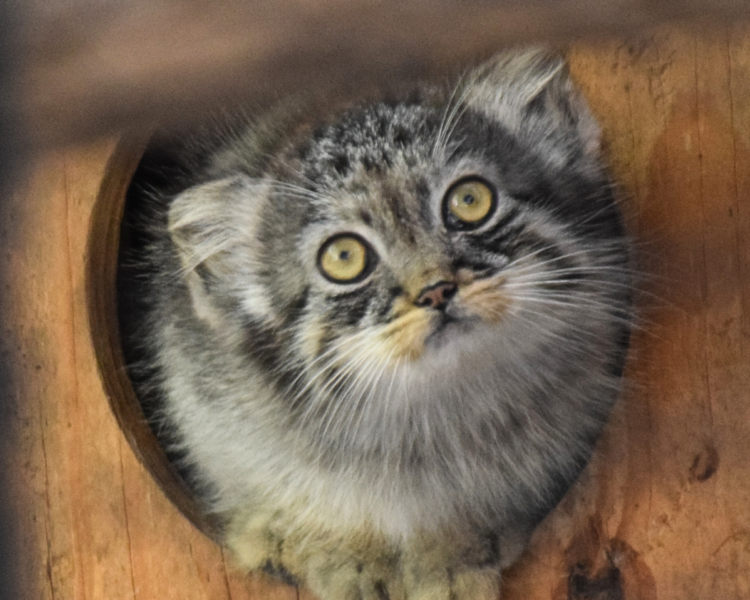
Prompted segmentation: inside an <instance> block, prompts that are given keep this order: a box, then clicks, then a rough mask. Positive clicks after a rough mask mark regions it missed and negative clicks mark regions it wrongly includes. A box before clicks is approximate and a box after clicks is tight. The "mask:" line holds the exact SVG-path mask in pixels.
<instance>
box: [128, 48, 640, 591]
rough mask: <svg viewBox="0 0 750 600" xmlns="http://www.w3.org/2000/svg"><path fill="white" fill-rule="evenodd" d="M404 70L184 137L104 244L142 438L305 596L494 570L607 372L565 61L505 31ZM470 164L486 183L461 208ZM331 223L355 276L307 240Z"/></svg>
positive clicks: (610, 382) (601, 297) (613, 369)
mask: <svg viewBox="0 0 750 600" xmlns="http://www.w3.org/2000/svg"><path fill="white" fill-rule="evenodd" d="M419 96H420V99H418V100H415V99H414V98H410V99H405V100H403V101H393V102H389V103H379V104H378V103H376V104H370V105H364V106H356V107H350V108H348V109H347V110H345V111H344V112H342V113H340V114H338V115H336V116H334V117H330V116H328V115H326V114H321V113H317V112H315V111H312V112H305V111H304V110H302V109H299V108H298V107H296V106H292V105H289V107H287V108H283V107H282V108H279V109H276V110H275V111H272V112H270V113H269V114H268V115H267V116H265V117H262V118H256V119H254V120H250V119H249V120H247V121H246V122H245V123H244V124H242V125H239V126H234V127H232V128H228V129H226V130H222V131H220V132H219V135H214V136H213V138H212V139H213V140H214V141H212V142H210V143H209V142H208V141H206V140H205V139H204V140H203V141H202V140H201V138H200V136H196V139H192V140H189V141H188V143H186V144H184V148H187V149H188V150H189V152H188V151H185V150H183V151H182V152H183V154H182V155H183V156H190V157H191V158H190V159H189V160H188V159H181V160H182V163H181V165H182V166H181V167H180V168H179V169H177V171H175V172H176V173H177V175H175V177H173V178H171V179H170V178H169V177H167V178H165V180H168V183H163V184H162V185H157V186H155V187H156V189H153V190H151V191H149V192H148V193H147V194H145V196H146V197H147V198H148V200H147V204H150V206H151V207H152V208H151V211H152V213H153V216H152V217H151V218H149V219H148V222H149V225H148V232H147V234H146V235H145V238H146V240H147V242H146V243H145V244H144V245H143V248H142V249H140V250H138V251H136V252H134V253H133V255H132V256H131V261H130V262H131V263H132V265H134V266H133V267H130V268H128V267H124V268H123V276H122V282H123V284H122V288H123V289H125V288H128V287H129V288H132V289H134V290H137V291H136V295H137V296H138V303H139V306H140V307H141V312H140V319H141V321H142V323H141V325H139V326H136V327H134V331H135V333H132V334H131V335H130V336H129V338H128V339H129V342H128V345H129V346H130V347H131V348H135V349H136V350H131V351H130V352H131V356H135V357H136V358H138V359H139V360H140V364H141V369H140V370H139V367H138V364H135V365H134V368H133V372H134V377H135V378H136V381H137V382H138V386H139V387H140V391H141V394H142V396H149V395H150V396H151V397H157V398H158V402H157V409H155V410H154V411H152V412H153V420H154V422H155V423H157V424H158V425H159V430H160V431H161V432H163V433H162V435H163V439H164V440H165V443H167V444H169V445H170V446H171V448H172V450H173V451H174V452H175V455H176V456H178V457H179V461H180V465H181V466H182V467H183V468H185V469H186V470H187V471H189V472H190V473H191V481H192V482H193V483H194V485H195V487H196V490H199V493H200V494H201V497H202V498H203V501H204V502H205V506H206V509H207V510H210V511H212V512H215V513H217V514H219V515H221V516H222V517H223V519H224V520H225V522H226V524H227V527H226V543H227V544H228V546H229V547H230V548H231V549H232V550H233V551H234V553H235V555H236V556H237V558H238V561H239V563H240V564H241V565H243V566H244V567H245V568H248V569H263V568H265V569H267V570H270V571H272V572H275V573H277V574H281V575H282V576H285V577H290V578H292V579H295V580H298V581H303V582H306V583H307V584H308V585H309V586H310V587H311V588H312V589H313V591H314V592H316V593H317V594H318V595H319V596H320V597H321V599H322V600H349V599H352V600H353V599H357V598H366V599H369V598H372V599H376V600H384V599H386V598H390V600H396V599H398V598H409V600H415V599H422V598H425V599H427V598H430V599H431V600H433V599H438V598H445V599H446V600H448V598H455V599H457V600H469V599H472V600H474V599H483V598H484V599H488V600H489V599H490V598H494V597H495V596H496V595H497V593H498V590H499V585H500V583H499V581H500V580H499V570H500V569H501V568H504V567H505V566H507V565H509V564H511V563H512V562H513V561H514V560H515V559H516V557H517V556H518V555H519V553H520V552H521V551H522V549H523V547H524V545H525V543H526V539H527V538H528V535H529V534H530V532H531V531H532V530H533V528H534V526H535V525H536V523H537V522H538V521H539V520H540V519H541V518H542V517H543V516H544V515H545V514H546V513H547V512H548V511H549V510H550V509H551V508H552V507H553V506H554V505H555V504H556V503H557V501H558V500H559V498H560V497H561V495H562V494H563V493H564V492H565V490H566V489H567V488H568V486H569V485H570V484H571V483H572V482H573V481H574V480H575V478H576V477H577V475H578V473H579V472H580V470H581V469H582V468H583V466H584V465H585V464H586V462H587V460H588V458H589V455H590V453H591V451H592V447H593V444H594V443H595V440H596V438H597V436H598V434H599V432H600V430H601V428H602V426H603V424H604V422H605V420H606V418H607V415H608V412H609V410H610V408H611V406H612V404H613V402H614V401H615V399H616V398H617V396H618V393H619V391H620V388H621V375H622V368H623V363H624V360H625V352H626V348H627V339H628V333H629V330H630V322H631V308H630V295H631V292H630V290H631V276H630V271H629V248H628V239H627V236H626V234H625V232H624V229H623V226H622V221H621V216H620V212H619V210H618V208H617V206H616V203H615V199H614V198H613V192H612V184H611V182H610V180H609V178H608V176H607V173H606V171H605V168H604V166H603V165H602V162H601V157H600V154H599V131H598V128H597V126H596V123H595V122H594V120H593V118H592V117H591V115H590V113H589V111H588V109H587V108H586V105H585V102H584V101H583V99H582V98H581V97H580V96H579V94H578V93H577V92H576V91H575V90H574V89H573V87H572V85H571V83H570V80H569V79H568V76H567V73H566V70H565V67H564V64H563V63H562V62H561V61H560V60H559V59H558V58H555V57H553V56H550V55H548V54H546V53H544V52H540V51H525V52H516V53H509V54H505V55H501V56H499V57H497V58H496V59H494V60H493V61H491V62H490V63H487V64H485V65H483V66H481V67H480V68H478V69H477V70H475V71H473V72H471V73H469V74H468V75H467V76H465V77H464V78H463V79H462V80H461V82H459V84H458V85H457V87H455V88H454V89H452V90H447V91H445V92H443V90H441V89H438V88H428V87H426V88H424V89H422V90H420V94H419ZM196 149H197V150H196ZM467 176H477V177H481V178H482V180H484V181H486V182H489V184H490V185H491V186H492V187H493V188H494V189H495V190H496V204H495V209H494V212H493V213H492V214H491V216H490V217H489V218H488V219H487V220H486V222H483V223H482V224H481V226H480V227H478V228H477V229H465V230H462V229H456V228H455V227H451V226H450V224H449V223H446V221H445V212H444V210H443V202H444V196H445V194H446V192H447V190H448V189H449V188H450V187H451V185H452V184H453V183H454V182H456V181H457V180H460V179H461V178H463V177H467ZM175 181H176V182H177V183H175ZM133 193H134V194H136V193H137V190H136V191H134V192H133ZM142 195H144V194H142ZM342 232H348V233H352V234H356V235H358V236H359V237H360V238H361V239H363V240H365V241H366V243H367V244H368V245H369V247H370V248H371V251H372V252H373V257H375V258H373V260H375V261H376V262H373V263H372V265H374V266H373V268H372V272H371V273H370V274H369V275H368V276H367V277H365V278H364V279H363V280H362V281H357V282H355V283H343V284H342V283H336V282H334V281H331V280H329V279H327V278H325V277H323V276H322V274H321V272H320V270H319V268H318V265H317V263H316V261H317V256H318V251H319V249H320V248H321V246H322V245H323V243H324V242H325V241H326V240H327V239H330V238H331V236H334V235H337V234H340V233H342ZM142 271H145V272H146V273H147V276H145V277H143V276H141V277H140V279H138V280H137V281H136V280H135V278H133V281H130V282H129V281H128V277H132V276H133V273H141V272H142ZM440 281H447V282H450V283H451V284H453V285H454V286H455V288H456V290H457V291H456V292H455V295H454V296H453V297H452V298H451V299H450V300H449V301H448V303H447V305H446V306H445V308H444V310H437V309H435V308H430V307H425V306H420V305H419V301H418V300H419V297H420V293H421V292H422V291H423V290H425V289H430V286H433V285H434V284H435V283H436V282H440ZM144 365H145V367H144Z"/></svg>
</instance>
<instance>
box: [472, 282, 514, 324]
mask: <svg viewBox="0 0 750 600" xmlns="http://www.w3.org/2000/svg"><path fill="white" fill-rule="evenodd" d="M509 306H510V299H509V298H508V297H507V296H506V295H505V294H504V293H502V292H501V291H499V290H496V291H494V292H486V293H484V294H481V295H477V296H474V297H473V298H471V300H469V301H467V302H464V303H463V307H465V308H466V310H467V311H468V312H469V313H471V314H474V315H476V316H477V317H479V318H480V319H481V320H482V321H484V322H485V323H493V324H494V323H499V322H500V321H502V320H503V319H505V317H506V315H507V314H508V307H509Z"/></svg>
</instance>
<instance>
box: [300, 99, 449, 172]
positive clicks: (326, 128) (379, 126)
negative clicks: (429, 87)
mask: <svg viewBox="0 0 750 600" xmlns="http://www.w3.org/2000/svg"><path fill="white" fill-rule="evenodd" d="M439 119H440V115H439V111H438V110H436V109H435V108H431V107H427V106H421V105H414V104H397V105H387V104H376V105H373V106H367V107H361V108H358V109H353V110H350V111H347V112H346V113H344V114H342V115H340V116H339V117H338V118H337V119H336V120H335V121H334V122H332V123H327V124H323V125H319V126H318V127H316V128H315V129H314V130H313V132H312V134H311V135H310V136H309V138H308V139H307V140H305V141H304V142H303V143H302V144H301V145H300V147H299V149H298V159H299V162H300V164H302V165H304V172H305V175H306V177H307V178H308V179H311V180H313V181H316V182H320V183H329V184H330V183H333V182H338V181H344V180H346V179H347V178H348V177H350V176H351V175H353V174H355V173H357V172H358V171H360V170H362V169H364V170H365V171H371V172H373V173H375V172H377V171H379V170H382V169H384V168H386V167H388V166H389V165H391V164H392V163H395V162H404V161H407V162H415V161H416V162H418V161H419V160H420V159H423V160H424V159H425V158H426V156H427V155H428V153H429V149H430V143H431V141H432V140H434V136H435V132H436V131H437V128H438V127H439Z"/></svg>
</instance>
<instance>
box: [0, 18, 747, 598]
mask: <svg viewBox="0 0 750 600" xmlns="http://www.w3.org/2000/svg"><path fill="white" fill-rule="evenodd" d="M568 56H569V59H570V63H571V68H572V71H573V74H574V76H575V78H576V79H577V81H578V82H579V83H580V86H581V87H582V89H583V90H584V92H585V94H586V96H587V97H588V99H589V101H590V104H591V106H592V108H593V110H594V112H595V113H596V114H597V116H598V117H599V119H600V122H601V124H602V127H603V131H604V141H605V147H606V151H607V154H608V156H609V158H610V162H611V164H612V168H613V171H614V173H615V174H616V177H617V178H618V180H619V181H620V183H621V188H622V196H623V206H624V209H625V211H626V213H627V215H628V223H629V225H630V228H631V231H632V232H633V235H634V237H635V238H636V240H637V244H638V266H639V268H640V269H641V270H642V271H643V273H644V275H643V277H642V279H641V281H640V282H639V288H640V289H641V291H642V293H640V294H639V305H640V320H641V330H640V331H639V332H638V334H637V335H636V337H635V340H634V345H633V352H632V355H631V360H630V363H629V367H628V371H627V372H628V375H629V385H628V390H627V392H626V394H625V397H624V398H623V400H622V401H621V402H620V403H619V404H618V405H617V407H616V409H615V411H614V413H613V415H612V419H611V422H610V424H609V425H608V427H607V429H606V431H605V434H604V436H603V438H602V439H601V441H600V443H599V446H598V448H597V451H596V454H595V457H594V459H593V461H592V463H591V465H590V466H589V468H587V470H586V471H585V473H584V475H583V477H582V478H581V480H580V481H579V482H578V483H577V484H576V485H575V486H574V487H573V489H572V490H571V492H570V493H569V494H568V495H567V496H566V498H565V499H564V500H563V502H562V504H561V505H560V506H559V507H558V508H557V509H556V510H555V511H554V512H553V513H552V514H551V515H550V516H549V517H548V518H547V519H546V520H545V521H544V522H543V523H542V525H541V526H540V528H539V529H538V531H537V532H536V534H535V535H534V537H533V539H532V543H531V545H530V547H529V549H528V551H527V552H526V554H525V555H524V556H523V558H522V559H521V561H520V562H519V563H518V564H517V565H516V566H514V567H513V568H512V569H510V570H509V572H508V573H507V574H506V576H505V593H504V598H505V599H506V600H583V599H593V600H604V599H607V600H614V599H622V600H656V599H657V598H658V599H659V600H734V599H737V600H739V599H746V598H750V460H749V459H748V457H749V455H750V385H749V384H750V28H748V27H740V26H736V27H734V28H731V29H727V30H719V31H703V32H701V31H688V30H669V31H662V32H660V33H658V34H656V35H654V36H652V37H651V38H649V39H648V40H640V41H638V42H633V43H627V42H622V41H613V42H607V43H601V44H599V45H587V46H583V45H578V46H574V47H573V48H571V49H570V51H569V53H568ZM114 147H115V142H114V141H102V142H99V143H97V144H92V145H90V146H87V147H79V148H69V149H66V150H64V151H59V152H57V153H55V154H49V155H46V156H44V157H41V158H39V159H38V160H37V161H36V162H35V163H34V164H33V165H31V166H30V168H29V170H28V172H27V173H26V175H25V177H24V178H23V180H22V182H21V183H20V184H19V185H18V186H16V189H15V191H14V192H13V193H12V194H11V195H10V196H9V197H8V198H5V202H4V203H3V205H2V208H0V211H1V212H0V217H2V218H1V219H0V227H1V228H2V240H3V246H2V247H0V266H1V267H2V273H3V280H2V282H0V283H2V286H3V287H2V294H3V298H2V306H3V312H2V314H0V321H1V323H0V324H1V325H2V332H3V336H4V340H5V341H4V344H5V347H6V348H9V349H10V352H9V354H8V355H7V356H6V357H5V359H6V360H7V361H8V363H9V365H10V367H11V370H10V373H9V381H8V382H7V383H6V384H5V385H6V386H7V389H8V390H9V394H8V395H9V397H10V398H11V400H12V402H11V404H10V406H8V407H6V412H5V414H6V416H7V417H8V420H9V422H10V423H11V425H12V432H11V434H12V435H10V436H7V437H5V438H3V439H1V440H0V450H2V452H1V453H0V456H2V459H3V460H4V461H6V462H7V463H8V464H9V465H10V469H11V473H12V477H11V481H10V482H9V484H10V485H9V492H10V496H11V503H12V509H13V510H14V512H15V515H16V522H17V529H18V536H19V546H20V547H19V549H18V553H17V555H18V557H19V561H18V562H19V565H20V566H19V572H20V575H21V579H22V583H23V589H24V593H23V597H24V598H29V599H34V600H35V599H40V600H41V599H43V600H120V599H137V600H151V599H154V600H170V599H175V600H177V599H179V600H193V599H196V600H201V599H211V600H223V599H227V600H229V599H231V600H261V599H262V600H295V599H296V598H298V596H303V597H307V596H308V594H307V593H306V592H305V591H304V590H302V591H299V592H298V591H297V590H295V589H293V588H290V587H287V586H285V585H282V584H279V583H276V582H273V581H271V580H269V579H267V578H265V577H264V576H260V575H253V576H244V575H241V574H239V573H237V572H236V571H234V570H233V569H232V567H231V563H230V561H229V560H227V559H225V556H224V555H223V553H222V551H221V550H220V549H219V548H218V547H217V546H216V545H215V544H214V543H213V542H211V541H209V540H208V539H207V538H206V537H204V536H203V535H202V534H201V533H199V532H198V531H197V530H196V529H195V528H194V527H193V526H192V525H191V524H190V523H189V522H188V521H187V520H186V519H185V518H184V517H183V516H182V515H181V514H180V513H179V512H178V511H177V510H176V509H175V508H174V507H173V506H172V505H171V504H170V503H169V502H168V501H167V500H166V498H165V497H164V495H163V494H162V492H161V491H160V489H159V488H158V487H157V486H156V485H155V484H154V482H153V480H152V479H151V477H150V475H149V474H148V473H147V472H146V471H145V470H144V468H143V467H142V466H141V465H140V463H139V462H138V460H137V459H136V458H135V455H134V454H133V452H132V450H131V449H130V447H129V446H128V443H127V442H126V440H125V437H124V436H123V435H122V433H121V432H120V430H119V428H118V425H117V423H116V421H115V418H114V417H113V415H112V414H111V411H110V409H109V406H108V404H107V399H106V397H105V394H104V391H103V387H102V383H101V380H100V376H99V374H98V372H97V368H96V361H95V358H94V355H93V345H92V342H91V339H90V332H89V325H88V317H87V308H86V307H87V304H86V298H85V281H84V279H85V273H86V268H87V261H88V260H89V257H88V256H87V254H86V252H87V250H86V249H87V233H88V224H89V220H90V218H91V214H92V207H93V205H94V202H95V200H96V198H97V194H98V190H99V186H100V184H101V181H102V176H103V173H104V170H105V167H106V164H107V161H108V159H109V157H110V155H111V154H112V152H113V149H114ZM617 594H619V595H617Z"/></svg>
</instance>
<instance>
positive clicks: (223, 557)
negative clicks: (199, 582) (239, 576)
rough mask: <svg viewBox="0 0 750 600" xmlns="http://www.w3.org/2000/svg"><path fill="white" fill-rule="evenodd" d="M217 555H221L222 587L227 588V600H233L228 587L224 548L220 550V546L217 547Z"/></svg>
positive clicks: (230, 588)
mask: <svg viewBox="0 0 750 600" xmlns="http://www.w3.org/2000/svg"><path fill="white" fill-rule="evenodd" d="M219 553H220V554H221V565H222V573H224V585H225V586H226V588H227V598H228V599H229V600H233V598H232V586H231V585H229V573H228V572H227V557H226V554H225V553H224V548H222V547H221V546H219Z"/></svg>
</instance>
